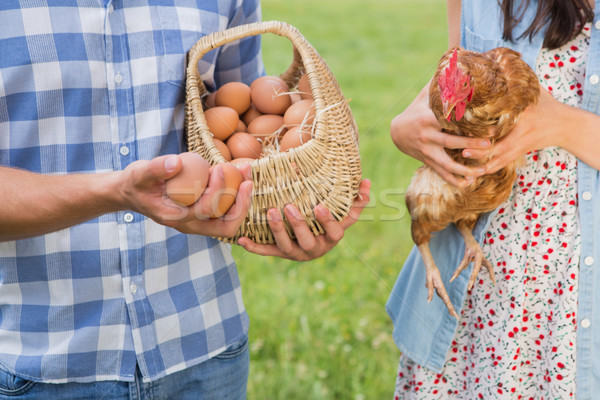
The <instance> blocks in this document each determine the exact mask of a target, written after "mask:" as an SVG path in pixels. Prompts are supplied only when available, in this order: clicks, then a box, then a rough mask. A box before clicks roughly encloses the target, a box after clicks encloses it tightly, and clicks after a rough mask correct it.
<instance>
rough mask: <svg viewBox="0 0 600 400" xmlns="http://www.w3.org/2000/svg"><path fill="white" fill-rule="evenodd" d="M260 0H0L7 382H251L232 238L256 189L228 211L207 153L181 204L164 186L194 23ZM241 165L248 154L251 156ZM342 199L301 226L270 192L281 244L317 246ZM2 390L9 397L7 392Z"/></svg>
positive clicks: (2, 354)
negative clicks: (205, 169) (203, 175)
mask: <svg viewBox="0 0 600 400" xmlns="http://www.w3.org/2000/svg"><path fill="white" fill-rule="evenodd" d="M259 19H260V8H259V4H258V0H250V1H243V2H242V1H241V0H238V1H235V0H219V1H210V2H209V1H202V2H197V1H192V0H135V1H134V0H131V1H128V0H78V1H69V0H30V1H25V0H23V1H17V0H3V1H2V2H0V23H1V24H2V28H1V29H0V182H2V184H1V185H0V199H2V207H0V240H1V241H2V242H0V279H1V284H0V316H1V317H0V375H1V376H0V398H1V396H3V395H11V396H13V395H20V396H22V398H52V399H71V398H78V399H83V398H90V399H92V398H111V399H112V398H124V399H125V398H127V399H129V398H142V399H145V398H152V399H177V398H181V399H184V398H193V399H198V398H200V399H238V398H245V393H246V381H247V374H248V351H247V333H248V316H247V314H246V312H245V310H244V306H243V303H242V299H241V289H240V285H239V280H238V276H237V271H236V268H235V264H234V262H233V258H232V256H231V253H230V247H229V246H228V245H225V244H223V243H222V242H219V241H217V240H215V239H213V238H212V236H230V235H232V234H233V233H235V232H236V231H237V229H238V228H239V226H240V224H241V223H242V221H243V219H244V215H245V214H246V212H247V210H248V207H249V202H250V194H251V191H252V183H251V181H250V180H249V179H248V178H246V179H245V181H244V182H243V183H242V184H241V186H240V188H239V192H238V195H237V199H236V203H235V204H234V206H233V207H232V209H231V210H230V212H229V213H228V214H227V215H226V216H225V217H224V218H221V219H212V220H208V219H204V218H198V217H199V216H200V217H201V216H204V215H207V214H208V207H209V206H210V205H211V204H214V202H213V199H212V196H214V195H215V193H218V191H219V190H220V189H222V188H223V187H224V183H223V174H222V171H221V170H220V168H216V169H215V171H214V172H213V173H212V174H211V177H210V181H209V186H208V189H207V190H206V192H205V193H206V194H205V195H203V197H202V198H201V199H200V201H199V202H198V203H196V204H195V205H194V206H192V207H190V208H189V209H185V208H182V207H179V206H176V205H175V204H174V203H172V202H170V201H167V200H165V199H164V181H165V180H166V179H168V178H170V177H173V176H175V175H176V174H177V173H178V172H179V170H180V168H181V160H180V159H179V157H178V156H176V154H178V153H180V152H182V151H184V149H185V146H184V138H183V102H184V75H183V71H184V60H185V54H186V52H187V51H188V50H189V48H190V47H191V46H192V45H193V44H194V43H195V42H196V41H197V40H198V39H199V38H200V37H201V36H203V35H205V34H207V33H210V32H214V31H219V30H223V29H226V28H228V27H231V26H235V25H239V24H244V23H249V22H254V21H258V20H259ZM200 68H202V71H203V75H202V76H203V79H204V80H205V83H206V85H207V87H209V88H215V87H218V86H219V85H221V84H222V83H224V82H226V81H243V82H246V83H249V82H251V81H252V80H253V79H255V78H256V77H258V76H260V75H262V74H263V73H264V69H263V66H262V62H261V58H260V41H259V38H258V37H249V38H246V39H244V40H242V41H240V42H239V43H232V44H231V45H228V46H223V47H222V48H219V49H217V50H215V51H213V52H211V53H210V54H208V55H207V57H205V58H204V59H203V61H202V62H201V65H200ZM244 172H245V173H246V174H247V172H248V170H247V168H246V169H245V170H244ZM360 191H361V195H362V196H361V198H360V200H357V202H356V203H355V207H354V208H353V209H352V211H351V213H350V215H349V217H348V218H347V219H346V220H344V221H343V222H342V223H338V222H336V221H335V220H334V219H333V217H332V216H331V214H330V213H329V212H328V211H327V210H326V209H324V207H322V206H317V207H316V208H315V214H316V216H317V218H318V219H319V220H320V221H321V222H322V223H323V225H324V226H325V228H326V232H327V233H326V234H325V235H321V236H319V237H314V236H313V235H312V234H311V232H310V230H309V229H308V227H307V226H306V224H305V223H304V222H303V221H302V219H301V218H299V217H298V216H297V213H298V211H297V209H296V208H295V207H293V206H287V207H286V208H285V213H286V217H287V218H289V219H290V220H291V221H292V226H293V228H294V230H295V233H296V236H297V240H295V241H292V240H291V239H290V238H289V236H288V235H287V233H286V232H285V230H284V228H283V224H282V221H281V215H279V212H277V210H271V211H270V212H269V217H270V219H271V228H272V229H273V232H274V234H275V237H276V240H277V244H276V245H258V244H255V243H253V242H251V241H250V240H248V239H247V238H242V239H240V244H241V245H243V246H244V247H245V248H246V249H247V250H249V251H252V252H254V253H257V254H263V255H275V256H280V257H287V258H291V259H297V260H309V259H312V258H315V257H319V256H321V255H322V254H324V253H326V252H327V251H329V250H330V249H331V248H332V247H333V246H335V244H336V243H337V242H338V241H339V240H340V239H341V237H342V236H343V232H344V229H345V228H347V227H348V226H350V225H351V224H352V223H353V222H354V221H355V220H356V219H357V218H358V215H359V214H360V211H361V210H362V208H363V207H364V205H365V204H366V202H368V192H369V184H368V182H363V183H362V184H361V189H360ZM11 398H12V397H11Z"/></svg>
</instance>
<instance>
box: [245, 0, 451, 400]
mask: <svg viewBox="0 0 600 400" xmlns="http://www.w3.org/2000/svg"><path fill="white" fill-rule="evenodd" d="M262 7H263V19H264V20H281V21H286V22H288V23H290V24H291V25H294V26H295V27H296V28H298V29H299V30H300V32H301V33H302V34H303V35H304V36H305V37H306V38H307V39H308V41H309V42H310V43H311V44H312V45H313V46H314V47H315V49H316V50H317V51H318V52H319V54H320V55H321V56H322V57H323V58H324V59H325V61H326V62H327V64H328V65H329V67H330V68H331V69H332V71H333V72H334V74H335V75H336V77H337V79H338V82H339V84H340V86H341V88H342V90H343V92H344V95H345V96H346V97H347V98H349V99H350V106H351V108H352V110H353V113H354V116H355V118H356V120H357V123H358V125H359V129H360V134H361V144H360V146H361V157H362V165H363V175H364V177H367V178H369V179H371V181H372V193H371V197H372V201H371V204H370V205H369V207H368V209H366V210H365V211H364V213H363V216H362V218H361V219H362V220H361V221H360V222H359V223H357V224H355V225H354V226H353V227H352V228H351V229H350V230H349V231H348V232H347V233H346V236H345V238H344V239H343V241H342V242H341V243H340V244H339V245H338V247H336V248H335V249H334V250H333V251H331V252H330V253H329V254H327V255H326V256H324V257H322V258H320V259H317V260H314V261H311V262H307V263H298V262H288V261H284V260H281V259H276V258H261V257H258V256H254V255H250V254H247V253H245V252H244V251H243V249H241V248H237V247H234V256H235V258H236V261H237V263H238V266H239V271H240V276H241V280H242V287H243V294H244V299H245V304H246V307H247V310H248V313H249V315H250V319H251V328H250V331H251V332H250V336H251V338H250V339H251V370H250V379H249V393H248V397H249V399H303V400H305V399H391V398H392V393H393V389H394V380H395V374H396V366H397V361H398V357H399V354H400V353H399V350H398V349H397V348H396V347H395V345H394V343H393V341H392V338H391V331H392V327H391V324H390V321H389V318H388V316H387V314H386V313H385V310H384V305H385V302H386V299H387V296H388V294H389V292H390V290H391V288H392V286H393V284H394V281H395V279H396V276H397V274H398V272H399V270H400V268H401V265H402V262H403V260H404V258H405V257H406V255H407V252H408V251H409V249H410V247H411V245H412V244H411V240H410V234H409V229H408V228H409V218H407V215H406V210H405V207H404V198H403V195H402V194H403V190H404V188H405V187H406V185H407V184H408V180H409V178H410V176H411V175H412V173H413V171H414V169H415V168H416V167H417V166H418V163H417V162H415V161H414V160H411V159H409V158H408V157H406V156H404V155H402V154H401V153H400V152H399V151H398V150H397V149H396V148H395V146H394V145H393V143H392V142H391V140H390V137H389V125H390V121H391V119H392V118H393V117H394V116H395V115H396V114H398V113H399V112H401V111H402V110H403V109H404V108H405V107H406V106H407V105H408V104H409V103H410V101H411V100H412V99H413V98H414V96H415V95H416V94H417V92H418V91H419V90H420V88H421V87H422V86H423V85H424V84H425V83H426V81H427V80H428V79H429V77H430V76H431V74H432V68H433V66H434V64H435V62H436V61H437V59H438V58H439V56H440V55H441V54H442V52H443V51H444V49H445V45H446V20H445V2H444V1H442V0H412V1H408V0H371V1H369V2H366V1H362V0H344V1H342V0H333V1H323V0H320V1H317V0H297V1H283V0H263V1H262ZM263 48H264V59H265V63H266V66H267V72H268V73H269V74H279V73H281V72H283V71H284V70H285V68H286V67H287V66H288V65H289V63H290V61H291V46H290V44H289V41H288V40H287V39H285V38H281V37H278V36H274V35H265V36H263Z"/></svg>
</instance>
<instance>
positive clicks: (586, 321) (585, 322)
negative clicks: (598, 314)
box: [581, 319, 592, 328]
mask: <svg viewBox="0 0 600 400" xmlns="http://www.w3.org/2000/svg"><path fill="white" fill-rule="evenodd" d="M590 325H592V323H591V322H590V320H589V319H582V320H581V327H582V328H589V327H590Z"/></svg>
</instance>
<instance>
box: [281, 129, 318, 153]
mask: <svg viewBox="0 0 600 400" xmlns="http://www.w3.org/2000/svg"><path fill="white" fill-rule="evenodd" d="M311 138H312V135H311V134H310V131H307V130H306V129H300V127H298V126H296V127H294V128H291V129H290V130H288V131H287V132H286V133H285V135H283V137H282V138H281V143H279V151H281V152H284V151H286V150H289V149H291V148H293V147H298V146H301V145H303V144H304V143H306V142H308V141H309V140H310V139H311Z"/></svg>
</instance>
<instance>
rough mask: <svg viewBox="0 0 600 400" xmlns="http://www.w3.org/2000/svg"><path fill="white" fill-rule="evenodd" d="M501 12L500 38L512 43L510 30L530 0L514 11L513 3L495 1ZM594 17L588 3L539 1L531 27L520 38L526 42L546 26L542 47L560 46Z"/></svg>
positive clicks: (577, 1) (555, 0) (519, 18)
mask: <svg viewBox="0 0 600 400" xmlns="http://www.w3.org/2000/svg"><path fill="white" fill-rule="evenodd" d="M498 2H499V4H500V7H501V8H502V12H503V13H504V32H503V35H502V36H503V39H504V40H510V41H513V34H512V31H513V29H514V27H515V26H516V25H517V23H518V22H519V21H520V20H521V18H523V14H524V12H525V9H526V8H527V7H529V3H530V2H531V1H530V0H524V1H523V2H522V3H521V6H520V7H519V9H518V10H515V5H514V3H515V0H498ZM593 18H594V10H593V9H592V7H591V6H590V4H589V3H588V0H538V2H537V12H536V15H535V18H534V20H533V22H532V23H531V25H530V26H529V27H528V28H527V30H526V31H525V32H523V34H522V35H521V36H520V37H519V38H521V37H525V36H529V40H531V38H532V37H533V35H535V34H536V33H538V32H539V31H540V29H542V28H543V27H544V26H545V25H546V24H548V30H547V31H546V35H545V37H544V47H546V48H549V49H555V48H558V47H561V46H563V45H565V44H566V43H568V42H569V40H571V39H573V38H574V37H575V36H577V35H578V34H579V32H581V29H583V25H584V24H585V23H586V22H587V21H591V20H593Z"/></svg>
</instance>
